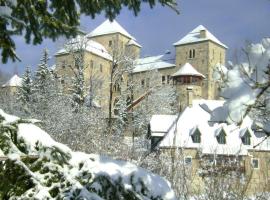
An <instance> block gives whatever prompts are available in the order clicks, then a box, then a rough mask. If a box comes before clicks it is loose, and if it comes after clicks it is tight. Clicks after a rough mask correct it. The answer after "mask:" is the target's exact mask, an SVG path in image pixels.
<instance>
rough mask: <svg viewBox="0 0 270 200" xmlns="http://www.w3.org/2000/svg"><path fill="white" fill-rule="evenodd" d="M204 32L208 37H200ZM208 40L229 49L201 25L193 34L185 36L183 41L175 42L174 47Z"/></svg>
mask: <svg viewBox="0 0 270 200" xmlns="http://www.w3.org/2000/svg"><path fill="white" fill-rule="evenodd" d="M202 30H204V31H206V33H205V34H206V37H204V38H202V37H200V31H202ZM207 40H210V41H213V42H215V43H217V44H219V45H220V46H222V47H224V48H226V49H227V48H228V47H227V46H226V45H225V44H223V43H222V42H221V41H219V40H218V39H217V38H216V37H215V36H214V35H213V34H212V33H210V32H209V31H208V30H207V29H206V28H205V27H204V26H203V25H199V26H198V27H196V28H195V29H193V30H192V31H191V32H189V33H188V34H187V35H186V36H184V37H183V38H182V39H180V40H179V41H177V42H175V43H174V44H173V45H174V46H178V45H183V44H190V43H195V42H202V41H207Z"/></svg>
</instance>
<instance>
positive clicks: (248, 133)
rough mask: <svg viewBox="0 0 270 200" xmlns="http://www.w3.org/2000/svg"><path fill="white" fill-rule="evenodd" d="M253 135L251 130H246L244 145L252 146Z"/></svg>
mask: <svg viewBox="0 0 270 200" xmlns="http://www.w3.org/2000/svg"><path fill="white" fill-rule="evenodd" d="M250 138H251V134H250V132H249V130H248V129H247V130H245V132H244V134H243V136H242V137H241V140H242V142H243V144H244V145H250V144H251V139H250Z"/></svg>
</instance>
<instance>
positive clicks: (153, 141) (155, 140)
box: [151, 136, 162, 149]
mask: <svg viewBox="0 0 270 200" xmlns="http://www.w3.org/2000/svg"><path fill="white" fill-rule="evenodd" d="M161 140H162V137H157V136H155V137H151V149H154V148H155V147H156V146H157V145H158V143H159V142H160V141H161Z"/></svg>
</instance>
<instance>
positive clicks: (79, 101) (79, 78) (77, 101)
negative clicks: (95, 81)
mask: <svg viewBox="0 0 270 200" xmlns="http://www.w3.org/2000/svg"><path fill="white" fill-rule="evenodd" d="M81 56H82V55H78V56H77V57H76V58H75V68H76V71H77V73H76V74H75V77H74V79H73V88H72V99H73V107H74V109H75V111H78V109H79V108H80V107H81V106H83V105H84V103H85V100H86V91H85V84H84V82H85V81H84V75H83V71H84V65H83V59H82V57H81Z"/></svg>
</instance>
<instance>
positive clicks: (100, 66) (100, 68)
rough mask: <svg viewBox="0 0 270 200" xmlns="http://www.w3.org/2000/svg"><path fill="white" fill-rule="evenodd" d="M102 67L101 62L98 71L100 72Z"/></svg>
mask: <svg viewBox="0 0 270 200" xmlns="http://www.w3.org/2000/svg"><path fill="white" fill-rule="evenodd" d="M102 68H103V66H102V64H100V65H99V71H100V72H102V71H103V69H102Z"/></svg>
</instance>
